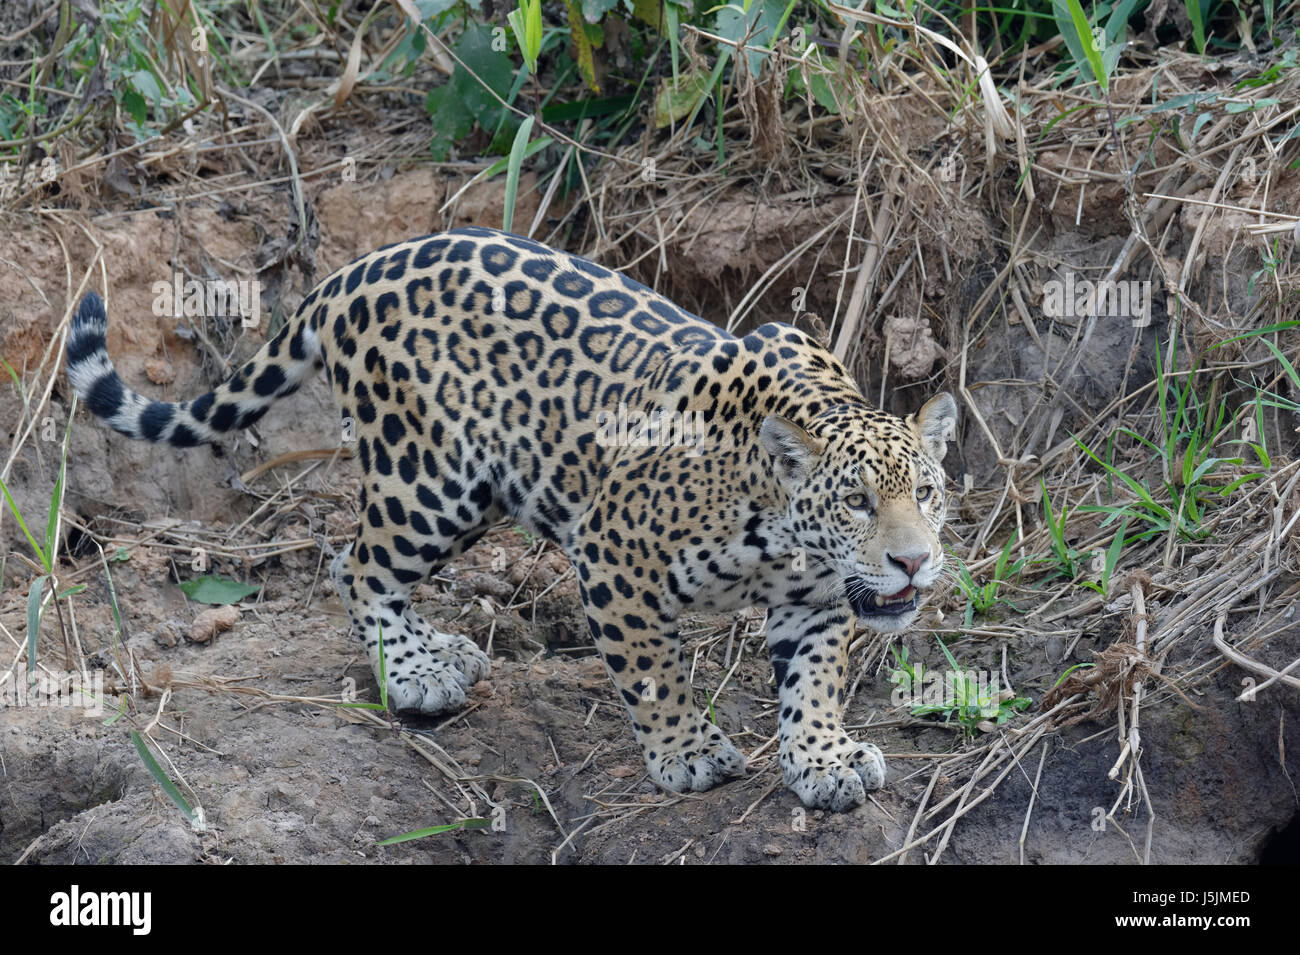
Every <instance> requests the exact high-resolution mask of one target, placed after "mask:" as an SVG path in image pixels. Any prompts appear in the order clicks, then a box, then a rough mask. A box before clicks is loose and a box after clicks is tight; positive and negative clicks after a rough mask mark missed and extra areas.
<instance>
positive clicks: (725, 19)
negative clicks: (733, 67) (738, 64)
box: [716, 0, 785, 77]
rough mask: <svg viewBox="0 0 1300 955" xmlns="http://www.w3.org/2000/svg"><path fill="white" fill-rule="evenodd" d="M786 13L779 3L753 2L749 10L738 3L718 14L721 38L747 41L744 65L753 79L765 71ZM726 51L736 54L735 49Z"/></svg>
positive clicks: (717, 23) (773, 0)
mask: <svg viewBox="0 0 1300 955" xmlns="http://www.w3.org/2000/svg"><path fill="white" fill-rule="evenodd" d="M784 12H785V5H784V4H783V3H782V2H780V0H750V2H749V4H748V9H746V8H743V7H741V5H740V4H739V3H729V4H727V5H726V6H725V7H723V8H722V9H720V10H719V11H718V16H717V20H716V29H717V32H718V36H721V37H725V38H726V39H728V40H736V41H739V40H740V39H741V38H742V37H743V38H745V63H746V66H748V68H749V72H750V75H751V76H754V77H757V76H758V75H759V74H760V73H761V72H762V71H763V64H764V63H765V62H766V61H767V57H768V49H767V48H768V47H770V46H771V45H772V43H773V42H774V41H775V40H776V28H777V25H778V24H779V23H780V22H781V21H782V19H783V16H782V15H783V14H784ZM756 47H757V49H756ZM727 49H728V50H729V51H730V52H732V53H734V52H735V50H736V48H735V47H732V46H728V47H727Z"/></svg>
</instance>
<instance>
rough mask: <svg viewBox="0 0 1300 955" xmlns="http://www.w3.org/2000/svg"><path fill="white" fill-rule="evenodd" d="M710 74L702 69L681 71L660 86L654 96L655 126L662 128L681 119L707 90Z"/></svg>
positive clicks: (693, 107) (710, 80) (691, 109)
mask: <svg viewBox="0 0 1300 955" xmlns="http://www.w3.org/2000/svg"><path fill="white" fill-rule="evenodd" d="M712 79H713V78H712V76H710V74H708V73H705V72H703V71H700V72H691V73H683V74H682V75H681V76H679V77H678V78H677V79H676V80H670V81H668V82H666V83H664V85H663V86H662V87H661V88H660V90H659V95H658V96H656V97H655V128H656V129H662V128H663V127H665V126H669V125H671V124H672V123H676V122H679V121H681V120H682V119H683V118H684V117H686V116H688V115H689V114H690V113H691V112H692V111H693V110H694V109H695V104H696V103H698V102H699V101H700V98H701V97H702V96H703V95H704V94H705V93H706V92H707V91H708V89H709V86H710V85H711V82H712Z"/></svg>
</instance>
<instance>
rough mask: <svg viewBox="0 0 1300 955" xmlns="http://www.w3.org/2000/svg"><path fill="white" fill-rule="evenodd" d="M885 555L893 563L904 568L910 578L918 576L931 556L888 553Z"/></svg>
mask: <svg viewBox="0 0 1300 955" xmlns="http://www.w3.org/2000/svg"><path fill="white" fill-rule="evenodd" d="M885 556H886V557H887V558H888V559H889V562H890V563H891V564H894V565H895V566H897V567H900V568H902V569H903V571H904V572H905V573H906V574H907V576H908V578H909V579H910V578H912V577H915V576H916V574H917V572H918V571H919V570H920V569H921V565H922V564H924V563H925V562H926V561H927V560H928V559H929V557H930V555H929V554H886V555H885Z"/></svg>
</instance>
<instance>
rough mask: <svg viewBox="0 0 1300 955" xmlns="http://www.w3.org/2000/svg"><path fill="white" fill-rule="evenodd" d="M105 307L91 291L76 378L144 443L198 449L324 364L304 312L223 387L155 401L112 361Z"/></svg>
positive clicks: (76, 354) (78, 327) (80, 325)
mask: <svg viewBox="0 0 1300 955" xmlns="http://www.w3.org/2000/svg"><path fill="white" fill-rule="evenodd" d="M107 331H108V315H107V313H106V312H105V311H104V301H103V299H101V298H100V297H99V296H98V295H97V294H95V293H94V292H87V293H86V296H85V297H84V298H83V299H82V300H81V303H80V304H79V305H78V306H77V312H76V314H75V315H74V316H73V318H72V330H71V333H70V334H69V335H68V345H67V359H68V380H69V381H71V383H72V387H73V388H74V389H75V390H76V392H77V394H78V395H80V396H81V400H82V401H84V402H85V403H86V405H87V406H88V407H89V408H90V410H91V411H93V412H94V413H95V414H96V415H97V416H99V417H100V418H102V419H104V421H105V422H106V423H107V424H108V425H109V426H110V427H111V428H113V429H114V430H115V431H120V432H121V433H122V434H125V435H127V436H128V437H131V438H137V439H140V440H143V441H154V442H166V443H168V444H173V445H177V446H179V447H190V446H193V445H196V444H204V443H208V442H212V441H216V440H218V438H219V437H220V436H221V435H222V434H225V433H227V432H230V431H236V430H238V429H240V428H246V427H248V426H249V425H250V424H252V423H253V422H255V421H257V420H258V419H259V418H261V417H262V415H263V414H265V413H266V410H267V408H269V407H270V406H271V404H272V403H273V402H274V401H275V400H276V399H277V398H282V397H284V396H285V395H289V394H292V393H293V392H295V391H297V390H298V387H299V385H301V384H302V382H303V381H304V380H305V379H306V378H307V377H309V376H310V375H311V374H312V373H314V372H315V371H316V369H318V368H320V367H321V366H322V365H323V360H322V358H321V351H320V343H319V341H318V340H317V337H316V333H315V331H314V330H313V329H312V327H311V322H310V320H309V316H308V314H307V313H306V311H305V310H301V309H300V310H299V312H298V314H296V315H295V316H294V317H293V318H292V319H291V320H290V321H288V322H286V323H285V326H284V327H283V328H282V329H280V331H279V332H278V333H277V334H276V335H275V336H274V337H273V338H271V340H270V341H268V342H267V343H266V344H265V345H263V346H262V348H261V350H260V351H258V353H257V354H256V355H254V356H253V358H252V359H250V360H249V361H248V362H247V363H246V364H245V365H244V366H243V367H242V368H240V369H239V370H238V371H237V372H235V373H234V374H233V375H231V376H230V378H228V379H227V380H226V381H225V382H224V383H223V384H221V385H219V386H218V387H217V388H215V389H213V390H212V391H209V392H208V393H207V394H205V395H202V396H200V397H198V398H195V399H194V400H192V401H180V402H169V401H154V400H152V399H150V398H146V397H145V396H144V395H141V394H138V393H137V392H135V391H132V390H131V389H130V388H128V387H127V386H126V385H125V384H123V382H122V379H121V378H120V377H119V376H118V374H117V370H116V369H115V368H114V367H113V362H112V360H111V359H110V358H109V357H108V346H107V339H106V333H107Z"/></svg>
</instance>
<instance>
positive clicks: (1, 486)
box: [0, 481, 50, 572]
mask: <svg viewBox="0 0 1300 955" xmlns="http://www.w3.org/2000/svg"><path fill="white" fill-rule="evenodd" d="M0 492H3V493H4V496H5V502H6V503H7V504H8V505H9V512H10V513H11V514H13V516H14V520H16V521H17V522H18V527H19V528H20V529H21V530H22V532H23V536H24V537H26V538H27V543H29V544H31V545H32V550H34V551H36V557H37V559H38V560H39V561H40V562H41V566H42V567H44V568H45V569H46V571H47V572H48V571H49V570H50V562H49V561H48V560H46V559H45V551H43V550H41V545H40V544H38V543H36V538H35V537H33V536H32V532H31V531H29V530H28V529H27V522H26V521H25V520H23V516H22V515H21V514H20V513H18V505H17V504H15V503H14V499H13V498H12V497H10V496H9V488H8V486H7V485H6V484H5V482H4V481H0Z"/></svg>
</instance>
